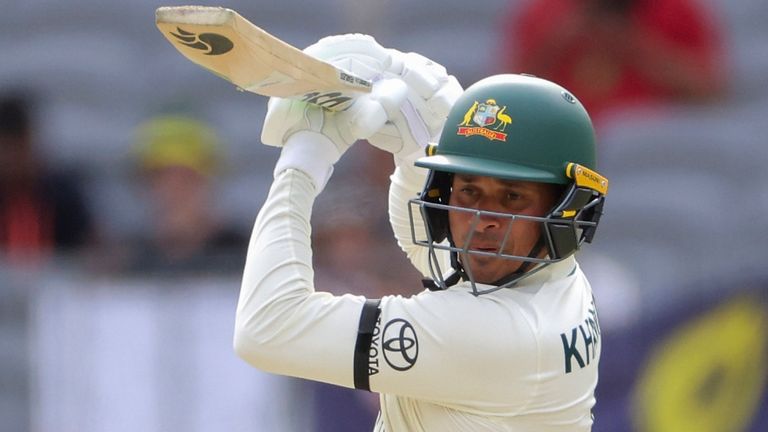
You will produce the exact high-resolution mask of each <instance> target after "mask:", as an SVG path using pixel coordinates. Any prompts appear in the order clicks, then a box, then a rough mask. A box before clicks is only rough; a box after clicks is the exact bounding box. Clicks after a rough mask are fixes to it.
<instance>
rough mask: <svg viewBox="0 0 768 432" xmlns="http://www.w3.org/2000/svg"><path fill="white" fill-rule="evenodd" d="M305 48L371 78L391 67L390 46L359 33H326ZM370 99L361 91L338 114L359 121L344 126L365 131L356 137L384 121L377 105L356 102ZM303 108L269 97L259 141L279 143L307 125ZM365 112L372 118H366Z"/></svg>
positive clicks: (323, 58)
mask: <svg viewBox="0 0 768 432" xmlns="http://www.w3.org/2000/svg"><path fill="white" fill-rule="evenodd" d="M304 52H306V53H307V54H310V55H312V56H313V57H316V58H319V59H321V60H324V61H327V62H329V63H331V64H333V65H334V66H337V67H339V68H342V69H344V70H346V71H347V72H349V73H351V74H354V75H356V76H359V77H361V78H364V79H367V80H370V81H378V80H379V79H380V78H381V77H382V74H383V72H384V71H385V70H387V69H388V68H391V67H392V53H391V52H390V50H388V49H386V48H384V47H382V46H381V45H379V44H378V43H377V42H376V40H375V39H374V38H373V37H371V36H367V35H362V34H346V35H337V36H328V37H325V38H322V39H320V40H319V41H317V42H316V43H314V44H312V45H310V46H308V47H307V48H305V49H304ZM370 99H371V95H370V94H361V96H360V98H358V99H356V100H355V102H354V103H353V104H352V106H351V107H350V108H349V109H347V110H346V111H344V113H346V114H345V115H342V116H339V117H341V118H343V119H344V120H343V121H344V122H348V123H349V124H350V125H356V123H357V122H360V123H361V124H360V125H356V126H355V127H352V128H351V129H350V128H347V129H350V130H351V131H353V132H352V134H353V135H356V134H358V133H362V134H364V135H360V136H357V137H356V138H364V137H368V136H370V135H371V134H372V133H373V132H374V131H371V128H373V127H374V126H375V125H376V124H383V123H382V121H381V119H380V116H381V113H380V110H379V109H374V108H373V107H372V106H370V104H369V105H368V106H363V107H356V106H355V105H361V104H363V103H362V101H370ZM305 109H306V104H305V103H302V102H297V101H294V100H285V99H282V98H275V97H273V98H270V100H269V104H268V105H267V114H266V117H265V119H264V126H263V128H262V133H261V141H262V142H263V143H264V144H267V145H270V146H275V147H282V146H283V145H284V143H285V141H286V140H287V139H288V137H290V135H291V134H293V133H295V132H297V131H299V130H304V129H306V124H307V122H306V119H305V118H304V117H305V112H304V111H305ZM366 113H369V114H366ZM368 115H371V116H372V118H371V119H369V118H368ZM384 121H386V119H385V120H384ZM379 127H381V126H379Z"/></svg>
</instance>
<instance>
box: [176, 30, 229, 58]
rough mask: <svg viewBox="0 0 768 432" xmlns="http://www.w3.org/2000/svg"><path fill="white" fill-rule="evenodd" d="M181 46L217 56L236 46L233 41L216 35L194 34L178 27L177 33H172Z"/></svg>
mask: <svg viewBox="0 0 768 432" xmlns="http://www.w3.org/2000/svg"><path fill="white" fill-rule="evenodd" d="M171 34H172V35H173V37H175V38H176V39H177V40H178V41H179V43H180V44H182V45H184V46H187V47H190V48H194V49H196V50H200V51H203V54H205V55H210V56H215V55H221V54H225V53H228V52H229V51H230V50H232V48H234V46H235V44H233V43H232V41H231V40H229V39H228V38H226V37H225V36H222V35H220V34H216V33H200V34H196V33H192V32H189V31H186V30H182V29H181V28H180V27H176V33H174V32H171Z"/></svg>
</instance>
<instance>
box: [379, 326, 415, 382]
mask: <svg viewBox="0 0 768 432" xmlns="http://www.w3.org/2000/svg"><path fill="white" fill-rule="evenodd" d="M381 340H382V348H383V351H384V360H386V362H387V364H388V365H389V366H390V367H391V368H392V369H394V370H397V371H401V372H402V371H406V370H408V369H410V368H411V367H413V365H414V364H416V358H417V357H418V356H419V341H418V339H417V338H416V331H415V330H414V329H413V326H412V325H411V323H409V322H408V321H406V320H404V319H401V318H397V319H393V320H392V321H390V322H388V323H387V325H386V326H384V332H383V334H382V338H381Z"/></svg>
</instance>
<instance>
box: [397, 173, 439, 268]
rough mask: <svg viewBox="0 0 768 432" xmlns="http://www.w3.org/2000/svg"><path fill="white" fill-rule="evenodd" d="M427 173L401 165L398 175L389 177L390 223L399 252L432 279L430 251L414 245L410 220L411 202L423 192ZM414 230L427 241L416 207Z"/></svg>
mask: <svg viewBox="0 0 768 432" xmlns="http://www.w3.org/2000/svg"><path fill="white" fill-rule="evenodd" d="M426 176H427V170H425V169H422V168H417V167H415V166H413V165H412V164H408V163H405V162H403V163H398V166H397V168H396V169H395V172H394V173H392V175H391V176H390V182H391V183H390V187H389V222H390V224H391V226H392V232H393V233H394V234H395V239H396V240H397V244H398V246H400V249H401V250H402V251H403V252H405V254H406V256H407V257H408V259H409V260H410V261H411V264H413V266H414V267H416V269H417V270H418V271H419V272H421V274H423V275H424V276H427V277H431V274H430V272H429V256H428V252H429V250H428V249H427V248H425V247H421V246H418V245H416V244H414V243H413V239H412V237H411V224H410V218H409V211H408V207H409V205H410V204H409V203H408V200H410V199H411V198H415V197H416V196H418V194H419V193H420V192H421V190H422V188H423V187H424V182H425V180H426ZM413 210H414V227H413V228H414V230H415V232H416V237H417V238H420V239H424V238H426V234H425V233H426V227H425V226H424V221H423V220H422V218H421V216H420V215H419V213H418V209H417V208H414V209H413Z"/></svg>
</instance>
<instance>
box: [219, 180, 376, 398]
mask: <svg viewBox="0 0 768 432" xmlns="http://www.w3.org/2000/svg"><path fill="white" fill-rule="evenodd" d="M315 195H316V189H315V186H314V184H313V182H312V181H311V180H310V178H309V176H307V175H306V174H305V173H303V172H301V171H298V170H293V169H288V170H286V171H283V172H282V173H280V174H278V175H277V176H276V178H275V181H274V183H273V185H272V187H271V189H270V192H269V195H268V197H267V200H266V202H265V203H264V206H263V207H262V209H261V211H260V213H259V216H258V217H257V219H256V223H255V226H254V229H253V234H252V237H251V242H250V245H249V248H248V256H247V259H246V264H245V271H244V275H243V282H242V287H241V291H240V298H239V302H238V305H237V316H236V320H235V336H234V345H235V351H236V352H237V354H238V356H240V357H241V358H243V359H244V360H246V361H247V362H248V363H250V364H251V365H253V366H255V367H257V368H259V369H262V370H264V371H268V372H272V373H278V374H283V375H290V376H296V377H303V378H309V379H315V380H319V381H325V382H331V383H334V384H338V385H346V386H351V385H352V376H351V373H350V372H349V371H351V368H352V356H351V353H350V352H348V350H343V349H339V347H350V346H353V344H354V340H355V337H356V334H355V329H356V326H357V320H358V319H359V315H360V309H361V307H362V304H363V302H364V298H362V297H354V296H342V297H334V296H332V295H330V294H328V293H323V292H315V290H314V285H313V276H314V272H313V269H312V250H311V245H310V224H309V221H310V214H311V208H312V204H313V201H314V198H315ZM331 335H332V336H331ZM310 358H311V359H313V360H312V361H308V359H310Z"/></svg>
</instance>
